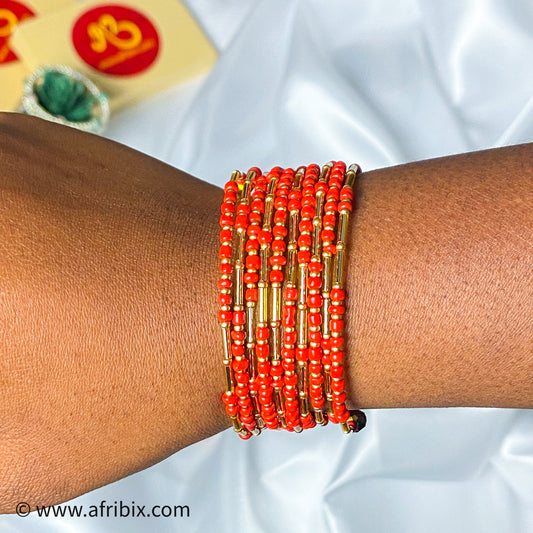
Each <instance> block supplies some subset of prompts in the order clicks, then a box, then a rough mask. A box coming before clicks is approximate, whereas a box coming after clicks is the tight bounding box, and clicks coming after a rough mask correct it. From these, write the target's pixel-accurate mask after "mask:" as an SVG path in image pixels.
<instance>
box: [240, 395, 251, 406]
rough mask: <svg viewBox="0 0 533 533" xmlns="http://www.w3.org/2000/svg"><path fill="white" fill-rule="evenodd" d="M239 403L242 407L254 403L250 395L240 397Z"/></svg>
mask: <svg viewBox="0 0 533 533" xmlns="http://www.w3.org/2000/svg"><path fill="white" fill-rule="evenodd" d="M237 403H238V404H239V407H241V408H242V407H249V406H250V405H252V399H251V398H250V396H246V398H239V400H238V401H237Z"/></svg>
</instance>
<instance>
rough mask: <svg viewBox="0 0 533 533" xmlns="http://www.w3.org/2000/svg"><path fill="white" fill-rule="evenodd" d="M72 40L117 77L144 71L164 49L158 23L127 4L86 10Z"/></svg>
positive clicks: (84, 54)
mask: <svg viewBox="0 0 533 533" xmlns="http://www.w3.org/2000/svg"><path fill="white" fill-rule="evenodd" d="M0 1H1V0H0ZM72 43H73V45H74V48H75V49H76V52H77V53H78V55H79V56H80V57H81V59H83V61H85V63H87V64H88V65H90V66H91V67H93V68H94V69H96V70H98V71H100V72H104V73H105V74H112V75H114V76H130V75H132V74H138V73H140V72H143V71H144V70H146V69H147V68H149V67H150V66H151V65H152V63H153V62H154V61H155V60H156V58H157V55H158V53H159V49H160V39H159V34H158V32H157V29H156V28H155V26H154V24H153V23H152V22H151V21H150V20H149V19H148V18H147V17H146V15H144V14H142V13H141V12H140V11H137V10H136V9H133V8H131V7H127V6H125V5H103V6H98V7H95V8H93V9H90V10H89V11H86V12H85V13H83V14H82V15H81V16H80V17H79V18H78V20H77V21H76V22H75V23H74V26H73V28H72Z"/></svg>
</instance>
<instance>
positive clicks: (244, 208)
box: [237, 204, 250, 215]
mask: <svg viewBox="0 0 533 533" xmlns="http://www.w3.org/2000/svg"><path fill="white" fill-rule="evenodd" d="M249 212H250V206H249V205H248V204H239V205H238V206H237V215H247V214H248V213H249Z"/></svg>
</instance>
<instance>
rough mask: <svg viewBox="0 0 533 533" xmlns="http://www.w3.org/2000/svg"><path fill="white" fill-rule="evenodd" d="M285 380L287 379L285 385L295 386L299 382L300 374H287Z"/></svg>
mask: <svg viewBox="0 0 533 533" xmlns="http://www.w3.org/2000/svg"><path fill="white" fill-rule="evenodd" d="M283 380H284V381H285V385H289V386H291V387H295V386H296V383H298V376H297V375H296V374H292V375H290V376H287V375H285V376H284V377H283Z"/></svg>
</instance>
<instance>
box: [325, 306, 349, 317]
mask: <svg viewBox="0 0 533 533" xmlns="http://www.w3.org/2000/svg"><path fill="white" fill-rule="evenodd" d="M328 311H329V313H330V314H332V315H343V314H344V312H345V311H346V307H344V305H330V306H329V307H328Z"/></svg>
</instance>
